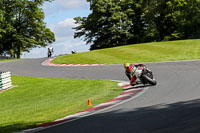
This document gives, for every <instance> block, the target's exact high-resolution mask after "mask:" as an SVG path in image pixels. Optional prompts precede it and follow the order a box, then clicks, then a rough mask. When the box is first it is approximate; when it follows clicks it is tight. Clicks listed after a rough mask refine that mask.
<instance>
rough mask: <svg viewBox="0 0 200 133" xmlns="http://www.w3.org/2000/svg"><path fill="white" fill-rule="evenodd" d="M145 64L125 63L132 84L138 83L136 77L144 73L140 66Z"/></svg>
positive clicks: (126, 72)
mask: <svg viewBox="0 0 200 133" xmlns="http://www.w3.org/2000/svg"><path fill="white" fill-rule="evenodd" d="M142 66H144V65H143V64H130V63H124V69H125V74H126V76H127V77H128V78H129V80H130V84H131V85H132V86H133V85H136V79H137V78H139V77H140V75H141V74H142V70H140V69H138V67H142Z"/></svg>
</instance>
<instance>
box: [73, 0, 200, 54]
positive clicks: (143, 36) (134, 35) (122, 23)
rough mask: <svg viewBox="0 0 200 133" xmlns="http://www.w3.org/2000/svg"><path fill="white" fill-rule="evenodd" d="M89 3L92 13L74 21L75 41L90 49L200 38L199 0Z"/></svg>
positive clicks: (141, 0)
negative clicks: (82, 40) (82, 38)
mask: <svg viewBox="0 0 200 133" xmlns="http://www.w3.org/2000/svg"><path fill="white" fill-rule="evenodd" d="M87 1H88V2H90V10H91V11H92V13H91V14H89V15H88V17H82V18H81V17H76V18H74V19H75V22H76V24H78V26H77V27H75V28H74V29H75V30H76V32H75V34H74V38H80V37H84V40H85V41H86V43H87V44H92V45H91V47H90V49H91V50H93V49H100V48H108V47H115V46H120V45H127V44H135V43H141V42H151V41H163V40H177V39H187V38H190V37H194V36H196V35H199V36H200V19H199V18H200V0H87Z"/></svg>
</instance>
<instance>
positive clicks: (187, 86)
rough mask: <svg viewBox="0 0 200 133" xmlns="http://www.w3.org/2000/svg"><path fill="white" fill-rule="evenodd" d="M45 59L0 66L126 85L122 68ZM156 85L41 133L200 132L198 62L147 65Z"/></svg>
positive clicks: (13, 70) (26, 72)
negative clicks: (60, 63) (51, 63)
mask: <svg viewBox="0 0 200 133" xmlns="http://www.w3.org/2000/svg"><path fill="white" fill-rule="evenodd" d="M44 60H45V58H43V59H33V60H20V61H11V62H1V63H0V70H1V71H11V73H12V75H21V76H32V77H52V78H78V79H79V78H85V79H103V80H124V81H128V80H127V78H126V77H125V75H124V70H123V67H122V65H108V66H98V67H97V66H96V67H48V66H42V65H41V63H42V62H43V61H44ZM146 65H147V66H148V67H149V68H150V69H151V70H152V71H153V73H154V75H155V78H156V80H157V82H158V84H157V85H156V86H151V87H149V89H148V91H146V92H145V93H144V94H142V95H141V96H139V97H137V98H135V99H132V100H130V101H128V102H126V103H124V104H121V105H118V106H115V107H113V108H110V109H108V110H105V111H102V112H99V113H97V114H94V115H91V116H87V117H84V118H81V119H78V120H75V121H72V122H68V123H63V124H60V125H58V126H53V127H50V128H47V129H44V130H42V131H39V133H174V132H176V133H177V132H178V133H198V132H200V87H199V86H200V75H199V74H200V61H186V62H168V63H146Z"/></svg>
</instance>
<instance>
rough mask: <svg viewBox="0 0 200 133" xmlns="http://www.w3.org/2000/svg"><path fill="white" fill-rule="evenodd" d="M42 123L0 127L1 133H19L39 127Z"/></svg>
mask: <svg viewBox="0 0 200 133" xmlns="http://www.w3.org/2000/svg"><path fill="white" fill-rule="evenodd" d="M39 123H41V122H32V123H16V124H10V125H6V126H0V133H13V132H19V131H22V130H25V129H30V128H34V127H37V125H38V124H39Z"/></svg>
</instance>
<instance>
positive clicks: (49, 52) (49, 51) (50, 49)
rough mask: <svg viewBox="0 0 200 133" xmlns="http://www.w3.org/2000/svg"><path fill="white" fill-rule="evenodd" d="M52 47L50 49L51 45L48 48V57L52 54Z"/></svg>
mask: <svg viewBox="0 0 200 133" xmlns="http://www.w3.org/2000/svg"><path fill="white" fill-rule="evenodd" d="M53 52H54V51H53V47H52V45H50V46H49V47H48V54H50V55H52V54H53Z"/></svg>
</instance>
